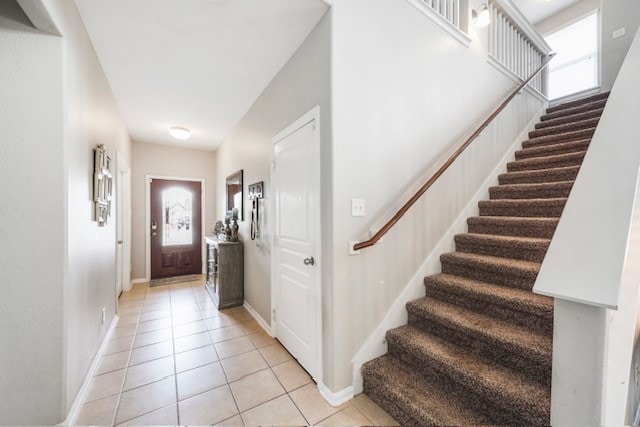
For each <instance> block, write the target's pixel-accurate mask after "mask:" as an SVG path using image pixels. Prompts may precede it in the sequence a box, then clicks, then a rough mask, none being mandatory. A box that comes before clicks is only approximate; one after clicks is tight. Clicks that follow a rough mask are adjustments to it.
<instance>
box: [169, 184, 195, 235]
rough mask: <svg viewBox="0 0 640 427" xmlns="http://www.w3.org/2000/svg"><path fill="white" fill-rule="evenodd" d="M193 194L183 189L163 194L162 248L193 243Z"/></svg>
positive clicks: (170, 190)
mask: <svg viewBox="0 0 640 427" xmlns="http://www.w3.org/2000/svg"><path fill="white" fill-rule="evenodd" d="M192 206H193V193H192V192H191V191H187V190H185V189H182V188H177V187H173V188H169V189H167V190H164V191H163V192H162V215H163V218H162V221H163V227H162V246H173V245H190V244H192V243H193V230H192V228H191V223H192V221H193V212H192Z"/></svg>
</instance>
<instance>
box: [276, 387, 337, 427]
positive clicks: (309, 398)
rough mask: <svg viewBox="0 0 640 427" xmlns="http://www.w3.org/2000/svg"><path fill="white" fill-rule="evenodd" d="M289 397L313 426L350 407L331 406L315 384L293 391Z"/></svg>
mask: <svg viewBox="0 0 640 427" xmlns="http://www.w3.org/2000/svg"><path fill="white" fill-rule="evenodd" d="M289 396H290V397H291V399H292V400H293V402H294V403H295V404H296V406H297V407H298V409H300V411H301V412H302V415H304V417H305V418H306V419H307V421H308V422H309V423H310V424H312V425H313V424H317V423H318V422H319V421H322V420H324V419H325V418H327V417H330V416H331V415H333V414H335V413H337V412H338V411H340V410H342V409H344V408H345V407H347V406H348V404H344V405H342V406H341V407H338V408H334V407H333V406H331V405H329V404H328V403H327V401H326V400H324V398H323V397H322V396H321V395H320V392H319V391H318V387H317V386H316V385H315V384H314V383H310V384H307V385H306V386H304V387H300V388H299V389H297V390H295V391H292V392H291V393H290V394H289Z"/></svg>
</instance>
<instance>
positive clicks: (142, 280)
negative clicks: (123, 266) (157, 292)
mask: <svg viewBox="0 0 640 427" xmlns="http://www.w3.org/2000/svg"><path fill="white" fill-rule="evenodd" d="M148 281H149V279H147V278H146V277H143V278H142V279H133V280H132V281H131V284H132V285H135V284H136V283H146V282H148Z"/></svg>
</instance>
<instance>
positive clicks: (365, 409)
mask: <svg viewBox="0 0 640 427" xmlns="http://www.w3.org/2000/svg"><path fill="white" fill-rule="evenodd" d="M119 315H120V319H119V321H118V325H117V327H116V329H115V330H114V332H113V335H112V336H111V341H110V342H109V343H108V345H107V348H106V351H105V353H104V355H103V357H102V360H101V361H100V364H99V366H98V370H97V372H96V376H95V377H94V378H93V380H92V383H91V385H90V388H89V390H88V392H87V396H86V399H85V402H84V404H83V405H82V408H81V410H80V414H79V416H78V419H77V421H76V424H77V425H229V426H231V425H248V426H257V425H397V423H396V422H395V421H394V420H393V419H392V418H391V417H390V416H389V415H388V414H387V413H386V412H384V411H383V410H382V409H381V408H380V407H379V406H377V405H376V404H375V403H374V402H372V401H371V400H370V399H369V398H367V397H366V396H365V395H359V396H357V397H356V398H355V399H353V400H352V401H350V402H347V403H345V404H344V405H342V406H340V407H338V408H334V407H332V406H330V405H329V404H327V403H326V402H325V400H324V399H323V398H322V397H321V396H320V394H319V393H318V389H317V387H316V385H315V384H314V383H313V381H312V380H311V378H310V377H309V375H308V374H307V373H306V372H305V371H304V370H303V369H302V368H301V367H300V366H299V365H298V363H297V362H296V361H295V360H294V359H293V358H292V357H291V355H290V354H289V353H288V352H287V351H286V350H285V349H284V348H283V347H282V346H281V345H280V344H279V343H278V342H277V341H276V340H274V339H273V338H271V337H270V336H269V335H268V334H266V333H265V332H264V330H263V329H262V328H261V327H260V326H259V325H258V323H257V322H256V321H255V320H254V319H253V318H252V317H251V315H250V314H249V313H248V312H247V311H246V310H245V309H244V308H242V307H234V308H231V309H226V310H221V311H218V310H216V309H215V307H214V306H213V304H212V302H211V301H210V299H209V296H208V294H207V293H206V291H205V289H204V284H203V279H202V278H201V279H199V280H197V281H193V282H186V283H179V284H174V285H165V286H158V287H149V286H148V285H147V284H138V285H134V287H133V289H132V290H131V291H130V292H126V293H124V294H123V295H122V296H121V297H120V301H119Z"/></svg>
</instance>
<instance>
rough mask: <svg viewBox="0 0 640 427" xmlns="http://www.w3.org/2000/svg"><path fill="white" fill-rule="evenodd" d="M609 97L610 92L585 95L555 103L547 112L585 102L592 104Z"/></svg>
mask: <svg viewBox="0 0 640 427" xmlns="http://www.w3.org/2000/svg"><path fill="white" fill-rule="evenodd" d="M607 98H609V92H603V93H598V94H596V95H591V96H585V97H584V98H580V99H577V100H575V101H569V102H563V103H562V104H558V105H554V106H553V107H549V108H547V113H555V112H556V111H561V110H567V109H570V108H574V107H579V106H582V105H585V104H591V103H593V102H596V101H602V100H606V99H607Z"/></svg>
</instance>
